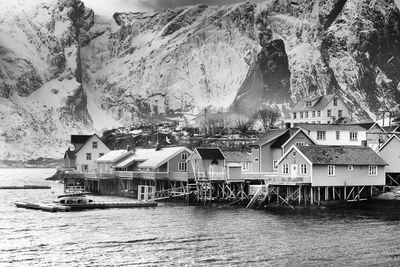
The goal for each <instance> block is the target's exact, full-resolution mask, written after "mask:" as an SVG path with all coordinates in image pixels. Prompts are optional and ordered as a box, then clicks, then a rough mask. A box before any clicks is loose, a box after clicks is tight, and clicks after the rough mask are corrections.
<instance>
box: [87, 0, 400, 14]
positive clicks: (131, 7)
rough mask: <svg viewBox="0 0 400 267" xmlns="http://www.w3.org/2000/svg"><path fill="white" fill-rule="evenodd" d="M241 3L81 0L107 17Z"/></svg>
mask: <svg viewBox="0 0 400 267" xmlns="http://www.w3.org/2000/svg"><path fill="white" fill-rule="evenodd" d="M243 1H244V0H83V2H84V3H85V6H87V7H90V8H92V9H93V10H94V12H95V14H98V15H107V16H112V15H113V14H114V13H115V12H126V11H132V12H137V11H149V10H153V9H159V8H161V9H166V8H172V7H178V6H187V5H197V4H202V3H204V4H207V5H224V4H233V3H237V2H243ZM253 1H262V0H253ZM395 1H396V3H397V5H398V6H400V0H395Z"/></svg>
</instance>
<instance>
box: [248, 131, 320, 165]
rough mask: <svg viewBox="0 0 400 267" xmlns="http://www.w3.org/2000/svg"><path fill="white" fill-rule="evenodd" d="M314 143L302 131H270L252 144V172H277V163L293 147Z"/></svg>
mask: <svg viewBox="0 0 400 267" xmlns="http://www.w3.org/2000/svg"><path fill="white" fill-rule="evenodd" d="M312 144H315V141H314V140H313V139H312V138H311V137H310V136H309V135H308V134H307V133H306V132H305V131H304V130H302V129H299V128H291V129H270V130H267V131H266V132H265V134H264V135H263V136H261V138H260V139H258V140H257V141H256V142H254V143H253V144H252V158H253V164H252V167H251V168H252V171H253V172H277V171H278V168H277V162H278V160H279V159H280V158H281V157H282V156H283V154H284V153H285V151H286V150H287V149H289V148H290V147H291V146H293V145H298V146H307V145H312Z"/></svg>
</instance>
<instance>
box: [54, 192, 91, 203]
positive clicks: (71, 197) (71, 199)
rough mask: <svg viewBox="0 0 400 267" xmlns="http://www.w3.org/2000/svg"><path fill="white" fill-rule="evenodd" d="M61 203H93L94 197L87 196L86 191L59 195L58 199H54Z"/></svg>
mask: <svg viewBox="0 0 400 267" xmlns="http://www.w3.org/2000/svg"><path fill="white" fill-rule="evenodd" d="M54 202H55V203H58V204H61V205H74V204H89V203H92V202H93V200H92V199H88V198H86V195H85V193H77V194H68V195H61V196H58V199H57V200H56V201H54Z"/></svg>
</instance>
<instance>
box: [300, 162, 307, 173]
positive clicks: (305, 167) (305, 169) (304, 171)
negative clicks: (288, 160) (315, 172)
mask: <svg viewBox="0 0 400 267" xmlns="http://www.w3.org/2000/svg"><path fill="white" fill-rule="evenodd" d="M300 174H307V164H300Z"/></svg>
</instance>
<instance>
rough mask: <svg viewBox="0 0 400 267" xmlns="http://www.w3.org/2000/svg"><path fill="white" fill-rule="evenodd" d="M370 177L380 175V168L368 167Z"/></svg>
mask: <svg viewBox="0 0 400 267" xmlns="http://www.w3.org/2000/svg"><path fill="white" fill-rule="evenodd" d="M368 175H369V176H377V175H378V166H369V167H368Z"/></svg>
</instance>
